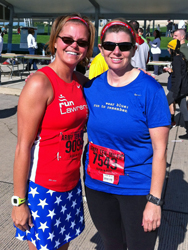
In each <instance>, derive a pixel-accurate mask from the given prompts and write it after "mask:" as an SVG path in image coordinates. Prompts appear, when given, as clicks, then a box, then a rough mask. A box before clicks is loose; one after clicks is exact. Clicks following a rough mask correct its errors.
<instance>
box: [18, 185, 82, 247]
mask: <svg viewBox="0 0 188 250" xmlns="http://www.w3.org/2000/svg"><path fill="white" fill-rule="evenodd" d="M28 206H29V208H30V211H31V215H32V222H33V224H34V227H32V228H31V229H30V230H29V231H26V232H23V231H21V230H20V229H19V228H16V236H15V237H16V238H17V239H19V240H29V241H31V242H32V243H33V244H34V245H35V247H36V248H37V249H38V250H52V249H58V248H59V247H61V246H62V245H64V244H66V243H67V242H69V241H71V240H73V239H74V238H76V237H77V236H78V235H79V234H80V233H81V232H82V231H83V230H84V227H85V223H84V212H83V202H82V188H81V181H79V182H78V184H77V186H76V187H75V188H74V189H73V190H71V191H68V192H55V191H52V190H49V189H46V188H44V187H41V186H40V185H37V184H36V183H34V182H32V181H30V182H29V187H28Z"/></svg>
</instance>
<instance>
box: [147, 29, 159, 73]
mask: <svg viewBox="0 0 188 250" xmlns="http://www.w3.org/2000/svg"><path fill="white" fill-rule="evenodd" d="M153 36H154V38H155V39H154V40H153V41H151V40H150V39H149V38H147V41H148V44H149V45H150V47H151V53H152V56H153V61H159V56H160V54H161V49H160V45H161V35H160V32H159V31H158V30H155V31H154V32H153ZM153 74H154V75H155V76H156V75H158V74H159V66H158V65H154V72H153Z"/></svg>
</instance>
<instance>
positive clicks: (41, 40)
mask: <svg viewBox="0 0 188 250" xmlns="http://www.w3.org/2000/svg"><path fill="white" fill-rule="evenodd" d="M49 38H50V36H49V35H37V43H38V44H40V43H42V44H46V43H47V42H48V41H49ZM149 38H150V39H151V41H152V40H154V37H152V36H151V37H149ZM172 39H173V38H172V37H164V36H162V37H161V49H166V48H167V44H168V43H169V41H171V40H172ZM3 40H4V44H6V43H7V42H8V34H5V35H4V37H3ZM98 42H99V43H100V37H99V38H98ZM186 42H188V41H186ZM12 43H13V44H20V35H18V34H15V33H13V34H12Z"/></svg>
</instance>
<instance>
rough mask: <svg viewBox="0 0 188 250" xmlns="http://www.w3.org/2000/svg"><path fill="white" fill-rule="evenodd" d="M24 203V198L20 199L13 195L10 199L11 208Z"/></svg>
mask: <svg viewBox="0 0 188 250" xmlns="http://www.w3.org/2000/svg"><path fill="white" fill-rule="evenodd" d="M25 202H26V198H23V199H21V198H20V197H18V196H15V195H14V196H12V198H11V203H12V205H13V206H16V207H18V206H20V205H22V204H23V203H25Z"/></svg>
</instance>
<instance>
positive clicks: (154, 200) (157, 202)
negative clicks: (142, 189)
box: [146, 194, 163, 206]
mask: <svg viewBox="0 0 188 250" xmlns="http://www.w3.org/2000/svg"><path fill="white" fill-rule="evenodd" d="M146 199H147V201H149V202H151V203H153V204H155V205H157V206H162V205H163V201H162V200H161V199H159V198H157V197H155V196H153V195H152V194H148V195H146Z"/></svg>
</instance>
